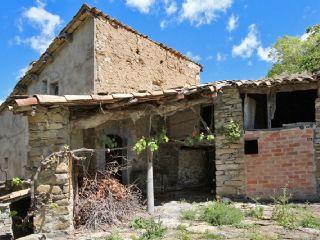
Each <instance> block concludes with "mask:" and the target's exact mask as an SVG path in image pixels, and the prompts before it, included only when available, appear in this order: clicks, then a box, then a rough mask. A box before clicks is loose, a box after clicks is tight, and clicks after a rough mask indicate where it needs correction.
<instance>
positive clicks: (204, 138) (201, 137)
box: [184, 133, 214, 147]
mask: <svg viewBox="0 0 320 240" xmlns="http://www.w3.org/2000/svg"><path fill="white" fill-rule="evenodd" d="M204 142H207V143H210V142H214V135H212V134H208V135H205V134H204V133H200V134H198V135H196V136H193V137H187V138H186V139H185V141H184V144H185V145H186V146H189V147H192V146H193V145H194V144H196V143H204Z"/></svg>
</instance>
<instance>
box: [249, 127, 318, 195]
mask: <svg viewBox="0 0 320 240" xmlns="http://www.w3.org/2000/svg"><path fill="white" fill-rule="evenodd" d="M313 137H314V131H313V129H312V128H304V129H301V128H291V129H280V130H279V129H274V130H261V131H246V133H245V139H248V140H252V139H257V140H258V154H246V155H245V163H246V174H247V196H249V197H261V198H270V197H272V196H274V195H275V194H276V195H278V194H281V193H282V189H283V188H284V187H286V188H288V190H289V192H290V193H291V194H292V197H293V198H295V199H303V200H307V199H315V198H316V195H317V194H316V192H317V191H316V178H315V170H316V169H315V162H314V148H313Z"/></svg>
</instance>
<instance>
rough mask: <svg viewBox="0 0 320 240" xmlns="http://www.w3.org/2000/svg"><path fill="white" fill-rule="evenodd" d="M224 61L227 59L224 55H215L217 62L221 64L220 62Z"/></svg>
mask: <svg viewBox="0 0 320 240" xmlns="http://www.w3.org/2000/svg"><path fill="white" fill-rule="evenodd" d="M226 59H227V56H226V55H225V54H222V53H220V52H218V53H217V55H216V60H217V62H222V61H225V60H226Z"/></svg>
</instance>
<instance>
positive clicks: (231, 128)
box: [225, 119, 241, 142]
mask: <svg viewBox="0 0 320 240" xmlns="http://www.w3.org/2000/svg"><path fill="white" fill-rule="evenodd" d="M225 136H226V138H227V140H228V141H229V142H237V141H239V140H240V138H241V129H240V126H239V124H238V123H237V122H235V121H233V120H232V119H231V120H230V122H229V123H228V124H227V125H226V127H225Z"/></svg>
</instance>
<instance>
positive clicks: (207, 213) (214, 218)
mask: <svg viewBox="0 0 320 240" xmlns="http://www.w3.org/2000/svg"><path fill="white" fill-rule="evenodd" d="M243 217H244V215H243V213H242V211H241V210H240V209H237V208H235V207H234V206H233V205H230V204H227V203H222V202H212V203H210V204H209V205H208V206H206V207H202V208H199V209H196V210H186V211H183V212H182V214H181V218H182V219H184V220H202V221H206V222H208V223H210V224H211V225H214V226H220V225H235V224H239V223H240V222H241V220H242V219H243Z"/></svg>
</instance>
